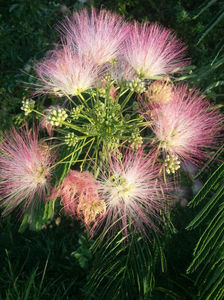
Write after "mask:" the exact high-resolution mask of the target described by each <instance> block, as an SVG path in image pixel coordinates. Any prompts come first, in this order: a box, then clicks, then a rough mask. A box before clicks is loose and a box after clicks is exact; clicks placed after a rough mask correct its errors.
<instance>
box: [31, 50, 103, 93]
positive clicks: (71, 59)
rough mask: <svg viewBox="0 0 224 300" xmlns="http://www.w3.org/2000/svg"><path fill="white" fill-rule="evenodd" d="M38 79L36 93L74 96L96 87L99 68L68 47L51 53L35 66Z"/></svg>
mask: <svg viewBox="0 0 224 300" xmlns="http://www.w3.org/2000/svg"><path fill="white" fill-rule="evenodd" d="M36 72H37V74H38V76H39V79H40V84H39V88H38V89H37V91H36V93H49V94H50V93H52V94H55V95H58V96H67V95H69V96H74V95H78V94H80V93H82V92H83V91H85V90H87V89H90V88H93V87H95V86H96V85H97V81H98V76H99V68H98V67H96V66H95V65H94V64H93V63H92V62H90V61H89V60H87V59H86V58H84V57H81V56H79V55H78V54H77V53H75V52H74V51H73V49H71V47H70V46H66V45H64V46H63V48H62V49H58V50H54V51H52V52H51V53H50V54H49V55H48V56H47V57H46V58H44V59H43V60H42V61H41V62H40V63H39V64H37V66H36Z"/></svg>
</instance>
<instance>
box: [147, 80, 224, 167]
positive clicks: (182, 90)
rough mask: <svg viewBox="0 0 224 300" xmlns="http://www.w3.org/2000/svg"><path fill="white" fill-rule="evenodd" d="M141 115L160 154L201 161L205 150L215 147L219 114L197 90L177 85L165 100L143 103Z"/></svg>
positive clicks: (220, 124)
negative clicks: (169, 98) (149, 128)
mask: <svg viewBox="0 0 224 300" xmlns="http://www.w3.org/2000/svg"><path fill="white" fill-rule="evenodd" d="M142 104H143V112H142V113H143V115H144V117H145V118H146V119H147V120H148V121H150V124H151V125H150V126H151V128H152V130H153V132H154V134H155V141H156V143H157V144H158V148H159V150H160V151H162V152H163V153H166V154H169V155H171V156H172V155H173V156H176V157H178V158H179V159H180V160H182V161H190V162H192V163H194V164H199V165H200V164H201V162H202V161H204V160H205V159H206V157H207V152H206V150H207V149H215V146H216V144H217V142H218V139H219V138H220V137H221V131H222V129H223V125H222V121H223V117H222V115H221V113H220V112H219V110H218V109H217V108H215V106H214V105H212V104H210V103H209V102H208V100H207V99H205V97H204V96H203V95H201V94H200V92H199V90H197V89H192V90H190V91H189V90H188V86H187V85H186V84H185V85H179V86H177V87H176V88H173V90H172V100H170V101H169V102H168V103H160V105H158V102H157V103H156V104H155V103H151V104H150V99H149V101H147V102H145V103H143V101H142Z"/></svg>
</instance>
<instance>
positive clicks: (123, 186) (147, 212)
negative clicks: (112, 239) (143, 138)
mask: <svg viewBox="0 0 224 300" xmlns="http://www.w3.org/2000/svg"><path fill="white" fill-rule="evenodd" d="M153 160H154V157H153V156H149V155H148V156H144V155H143V149H139V150H138V152H136V153H134V152H132V151H129V152H127V153H125V154H124V156H123V159H122V160H120V159H119V158H117V157H112V158H111V160H109V165H105V166H104V168H103V169H102V170H101V174H100V176H99V179H98V180H99V182H100V186H99V194H100V197H101V198H102V199H104V201H105V203H106V213H105V216H104V218H103V220H104V222H102V223H103V224H104V226H105V227H104V231H107V229H108V228H109V227H110V226H111V225H112V228H113V226H114V225H117V224H120V225H121V229H122V230H123V231H124V233H125V234H127V233H128V232H129V230H128V227H129V225H130V224H131V227H132V228H133V227H134V228H136V229H137V230H138V231H140V232H141V233H144V234H146V235H150V231H151V230H158V227H157V226H158V223H159V222H160V221H161V216H160V212H162V211H163V209H164V207H165V199H164V195H165V194H167V191H168V188H167V186H165V184H164V183H162V182H161V181H160V179H159V176H158V175H159V169H160V167H159V166H158V165H155V164H154V162H153Z"/></svg>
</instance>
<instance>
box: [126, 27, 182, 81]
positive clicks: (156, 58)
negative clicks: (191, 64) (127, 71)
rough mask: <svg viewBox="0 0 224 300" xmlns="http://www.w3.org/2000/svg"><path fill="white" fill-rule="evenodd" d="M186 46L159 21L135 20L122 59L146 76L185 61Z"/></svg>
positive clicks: (162, 71) (139, 73) (173, 67)
mask: <svg viewBox="0 0 224 300" xmlns="http://www.w3.org/2000/svg"><path fill="white" fill-rule="evenodd" d="M185 50H186V47H185V46H184V44H183V43H182V42H181V41H179V40H178V39H177V38H176V36H175V34H174V33H172V32H171V31H170V30H168V29H166V28H164V27H162V26H161V25H158V24H151V25H148V24H147V23H144V24H142V25H140V24H138V23H136V22H135V23H134V24H133V25H132V28H130V30H129V37H128V39H127V40H126V42H125V48H124V59H125V60H126V61H127V62H128V63H129V64H130V65H131V66H132V67H133V68H134V70H135V71H136V73H137V74H138V75H139V76H140V77H142V78H145V79H151V78H153V77H154V76H160V75H167V74H168V73H170V72H172V71H174V70H176V69H179V68H181V67H183V66H185V65H187V64H188V60H187V59H185Z"/></svg>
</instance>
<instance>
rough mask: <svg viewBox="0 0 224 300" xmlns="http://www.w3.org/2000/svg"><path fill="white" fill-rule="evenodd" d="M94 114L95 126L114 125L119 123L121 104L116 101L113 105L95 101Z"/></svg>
mask: <svg viewBox="0 0 224 300" xmlns="http://www.w3.org/2000/svg"><path fill="white" fill-rule="evenodd" d="M94 114H95V115H96V126H98V125H101V124H104V125H105V126H106V127H107V126H110V127H116V125H117V124H120V125H121V123H122V122H121V120H120V116H121V106H120V104H118V103H116V104H113V105H105V104H104V103H103V102H100V101H99V102H97V103H96V105H95V107H94Z"/></svg>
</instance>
